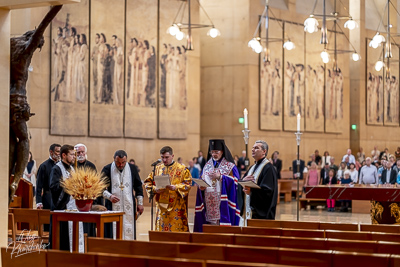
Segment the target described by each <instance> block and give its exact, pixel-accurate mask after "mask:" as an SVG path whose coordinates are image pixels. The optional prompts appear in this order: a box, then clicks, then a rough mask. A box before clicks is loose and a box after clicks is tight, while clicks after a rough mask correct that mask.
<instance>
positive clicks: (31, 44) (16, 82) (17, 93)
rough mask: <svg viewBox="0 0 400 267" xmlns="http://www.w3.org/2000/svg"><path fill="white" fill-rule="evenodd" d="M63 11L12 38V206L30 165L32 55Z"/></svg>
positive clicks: (52, 11) (51, 12)
mask: <svg viewBox="0 0 400 267" xmlns="http://www.w3.org/2000/svg"><path fill="white" fill-rule="evenodd" d="M61 8H62V5H59V6H53V7H51V9H50V10H49V12H48V13H47V14H46V16H45V17H44V19H43V20H42V22H41V23H40V25H39V27H38V28H37V29H35V30H32V31H27V32H26V33H24V34H23V35H22V36H19V37H13V38H11V62H10V159H9V173H10V174H11V172H12V170H13V169H14V179H13V181H11V182H10V187H9V201H8V203H9V204H10V203H11V201H12V199H13V196H14V194H15V191H16V190H17V188H18V183H19V181H20V179H21V177H22V175H23V172H24V169H25V167H26V165H27V163H28V155H29V138H28V126H27V124H26V122H27V121H28V120H29V118H30V117H31V116H33V115H34V114H33V113H31V112H30V107H29V104H28V102H27V98H26V82H27V80H28V68H29V65H30V64H31V60H32V56H33V53H34V52H35V51H36V49H38V48H39V49H41V48H42V47H43V45H44V37H43V34H44V31H45V30H46V28H47V26H48V25H49V24H50V22H51V21H52V20H53V18H54V17H55V16H56V15H57V13H58V12H59V11H60V10H61Z"/></svg>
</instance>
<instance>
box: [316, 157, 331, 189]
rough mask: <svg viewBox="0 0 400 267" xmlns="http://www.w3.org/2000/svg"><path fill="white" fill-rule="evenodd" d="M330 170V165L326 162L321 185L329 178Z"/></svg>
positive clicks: (322, 170)
mask: <svg viewBox="0 0 400 267" xmlns="http://www.w3.org/2000/svg"><path fill="white" fill-rule="evenodd" d="M329 170H330V166H329V163H328V162H326V163H325V167H324V168H322V169H321V174H320V175H321V179H320V180H319V181H320V184H322V181H324V180H325V179H326V178H328V176H329Z"/></svg>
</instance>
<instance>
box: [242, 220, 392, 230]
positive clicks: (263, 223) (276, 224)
mask: <svg viewBox="0 0 400 267" xmlns="http://www.w3.org/2000/svg"><path fill="white" fill-rule="evenodd" d="M247 226H252V227H268V228H292V229H315V230H316V229H320V230H342V231H358V230H359V229H358V224H354V223H323V222H321V223H320V222H297V221H276V220H260V219H251V220H247ZM399 228H400V227H399Z"/></svg>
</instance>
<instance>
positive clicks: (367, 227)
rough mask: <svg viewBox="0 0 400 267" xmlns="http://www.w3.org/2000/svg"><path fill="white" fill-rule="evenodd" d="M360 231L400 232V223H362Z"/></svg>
mask: <svg viewBox="0 0 400 267" xmlns="http://www.w3.org/2000/svg"><path fill="white" fill-rule="evenodd" d="M360 231H367V232H384V233H400V225H382V224H361V225H360Z"/></svg>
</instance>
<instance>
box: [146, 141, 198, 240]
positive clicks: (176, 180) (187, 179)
mask: <svg viewBox="0 0 400 267" xmlns="http://www.w3.org/2000/svg"><path fill="white" fill-rule="evenodd" d="M160 154H161V160H162V164H159V165H157V166H156V169H155V175H156V176H158V175H168V176H169V181H170V185H167V186H166V188H157V186H154V179H153V175H154V174H153V172H151V173H150V174H149V176H148V177H147V179H146V180H145V181H144V184H145V187H146V191H147V193H148V194H149V197H150V193H151V192H153V193H154V201H155V202H156V231H166V232H188V231H189V227H188V216H187V206H188V195H189V191H190V185H191V183H192V177H191V175H190V171H189V169H188V168H186V167H185V166H183V165H181V164H179V163H178V162H175V161H174V154H173V150H172V148H171V147H169V146H165V147H163V148H162V149H161V150H160Z"/></svg>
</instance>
